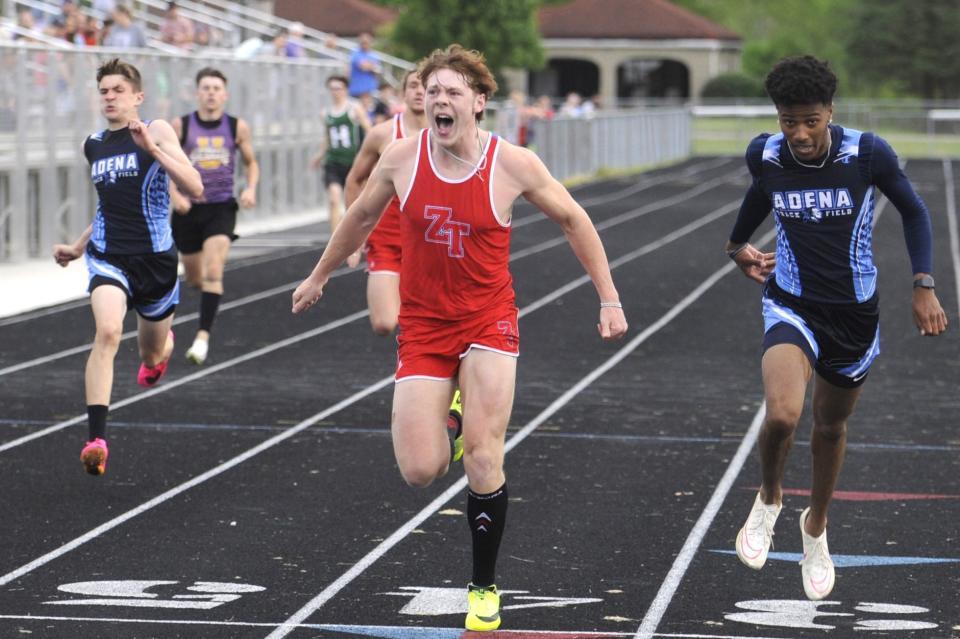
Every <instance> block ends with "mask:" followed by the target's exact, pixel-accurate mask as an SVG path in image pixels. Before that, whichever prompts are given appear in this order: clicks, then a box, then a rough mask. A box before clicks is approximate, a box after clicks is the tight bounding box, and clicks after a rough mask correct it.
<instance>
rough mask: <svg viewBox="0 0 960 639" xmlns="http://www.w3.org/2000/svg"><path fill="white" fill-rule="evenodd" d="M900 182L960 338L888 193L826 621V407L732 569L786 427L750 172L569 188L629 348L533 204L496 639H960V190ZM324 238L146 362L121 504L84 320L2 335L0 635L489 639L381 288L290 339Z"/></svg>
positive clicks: (925, 165)
mask: <svg viewBox="0 0 960 639" xmlns="http://www.w3.org/2000/svg"><path fill="white" fill-rule="evenodd" d="M906 170H907V173H908V175H909V176H910V177H911V179H913V180H914V182H915V184H916V186H917V188H918V190H919V192H920V194H921V195H922V197H923V198H924V199H925V200H926V202H927V204H928V205H929V207H930V209H931V211H932V214H933V228H934V244H935V256H936V258H935V260H936V261H935V264H936V276H937V283H938V289H937V293H938V295H939V297H940V300H941V302H942V303H943V305H944V308H945V309H946V311H947V314H948V316H949V318H950V321H951V326H950V330H949V331H948V332H947V333H946V334H945V335H944V336H942V337H939V338H937V339H930V338H921V337H920V336H919V335H918V334H917V331H916V330H915V328H914V327H913V323H912V319H911V310H910V296H911V289H910V279H911V274H910V267H909V263H908V259H907V253H906V250H905V247H904V242H903V236H902V230H901V225H900V220H899V215H898V214H897V213H896V211H895V210H894V209H893V208H892V207H890V206H887V205H886V203H885V202H884V201H883V200H882V199H881V200H880V202H879V211H880V215H879V219H878V220H877V224H876V229H875V233H874V248H875V251H874V252H875V258H876V261H877V263H878V265H879V268H880V295H881V298H882V303H881V308H882V320H881V326H882V329H881V334H882V350H883V352H882V354H881V356H880V358H879V359H878V361H877V362H876V364H875V366H874V367H873V370H872V372H871V375H870V378H869V381H868V382H867V384H866V387H865V391H864V394H863V396H862V399H861V402H860V406H859V407H858V410H857V412H856V414H855V415H854V417H853V419H852V420H851V421H850V424H849V433H850V437H849V447H848V455H847V462H846V466H845V468H844V471H843V474H842V476H841V479H840V486H839V488H840V489H841V490H842V491H843V492H842V493H840V494H838V496H837V500H836V501H835V502H834V505H833V507H832V509H831V520H830V527H829V534H830V548H831V551H832V553H833V554H834V556H835V558H836V560H837V563H838V566H840V567H839V569H838V579H837V585H836V588H835V590H834V593H833V594H832V596H831V597H830V599H829V600H828V601H826V602H820V603H812V602H808V601H806V600H805V599H804V596H803V590H802V586H801V583H800V570H799V567H798V566H797V565H796V561H797V560H798V559H799V555H798V553H799V552H800V550H801V545H800V536H799V532H798V531H797V516H798V514H799V512H800V510H802V508H803V507H804V506H805V504H806V499H805V497H804V493H803V491H804V489H805V488H807V487H808V485H809V475H810V460H809V446H808V445H807V444H806V440H807V438H808V434H809V424H810V420H809V412H808V413H807V414H806V415H805V418H804V420H803V425H802V426H801V429H800V431H799V432H798V437H797V441H796V444H795V446H794V450H793V454H792V455H791V458H790V460H789V464H788V468H787V473H786V480H785V487H786V488H788V489H789V493H788V496H787V498H786V502H785V508H784V510H783V513H782V514H781V517H780V520H779V522H778V526H777V536H776V538H775V549H774V553H772V554H771V559H770V561H769V562H768V564H767V566H766V567H765V568H764V569H763V570H762V571H760V572H754V571H751V570H749V569H747V568H746V567H744V566H742V565H741V564H740V563H739V562H738V561H737V559H736V557H735V556H733V555H732V554H730V552H731V551H732V549H733V542H734V537H735V535H736V533H737V531H738V529H739V527H740V525H741V524H742V522H743V520H744V518H745V517H746V514H747V512H748V509H749V507H750V504H751V502H752V500H753V494H754V491H755V490H756V486H757V483H758V475H759V473H758V463H757V458H756V453H755V450H754V448H755V446H754V441H755V437H756V433H757V426H758V424H759V421H760V419H761V417H762V410H763V408H762V391H761V384H760V379H759V366H758V364H759V341H760V332H761V329H762V322H761V319H760V313H759V311H760V304H759V301H760V298H759V296H760V287H759V286H758V285H756V284H754V283H751V282H750V281H748V280H747V279H746V278H744V277H742V276H741V275H740V274H739V273H738V272H733V270H732V264H731V263H730V262H729V260H727V258H726V257H725V256H724V255H723V252H722V251H721V248H722V245H723V242H724V240H725V238H726V237H727V234H728V232H729V230H730V228H731V225H732V223H733V220H734V217H735V215H736V209H737V206H738V204H739V200H740V198H741V196H742V194H743V192H744V190H745V188H746V184H747V177H746V174H745V171H744V168H743V164H742V161H740V160H738V159H734V158H694V159H690V160H688V161H686V162H684V163H682V164H679V165H676V166H672V167H667V168H662V169H658V170H656V171H652V172H649V173H645V174H642V175H639V176H631V177H628V178H622V179H616V180H611V181H604V182H599V183H593V184H588V185H584V186H581V187H579V188H576V189H574V194H575V196H576V197H577V199H578V200H579V201H580V202H582V203H583V204H584V206H585V208H587V210H588V211H589V213H590V215H591V217H592V218H593V219H594V222H595V223H596V224H597V225H598V228H599V229H600V234H601V236H602V238H603V241H604V244H605V247H606V250H607V254H608V256H609V258H610V260H611V262H612V263H613V265H614V266H615V269H614V277H615V280H616V282H617V286H618V288H619V291H620V295H621V299H622V300H623V302H624V307H625V311H626V313H627V318H628V320H629V322H630V325H631V326H630V331H629V333H628V336H627V338H626V339H625V340H624V341H622V342H619V343H614V344H604V343H602V342H601V341H600V339H599V337H598V336H597V331H596V321H597V311H598V309H597V297H596V293H595V292H594V290H593V288H592V286H591V285H590V284H589V283H588V282H585V281H584V279H585V278H584V277H583V271H582V269H581V267H580V266H579V264H578V262H577V261H576V259H575V258H574V256H573V254H572V252H571V251H570V249H569V247H568V245H567V244H566V242H565V241H564V240H563V236H562V233H561V231H560V229H559V228H558V227H557V226H556V225H554V224H552V223H551V222H549V221H547V220H546V219H545V218H544V217H543V216H542V215H541V214H539V213H537V212H536V211H534V210H533V209H532V208H531V207H530V206H527V205H523V204H521V205H518V206H517V207H516V209H515V230H514V240H513V261H512V266H511V268H512V271H513V274H514V278H515V286H516V289H517V294H518V305H519V306H520V308H521V312H522V319H521V322H520V332H521V352H522V355H521V358H520V362H519V375H518V388H517V396H516V402H515V406H514V411H513V417H512V420H511V427H510V431H509V433H508V442H509V443H508V447H509V452H508V455H507V461H506V471H507V475H508V481H509V486H510V495H511V504H510V510H509V520H508V529H507V533H506V536H505V539H504V542H503V546H502V549H501V558H500V562H499V566H498V574H499V578H498V581H499V586H500V588H501V589H502V590H503V591H504V596H503V606H504V609H503V619H504V623H503V627H502V629H501V630H500V631H498V632H497V633H493V634H492V635H490V636H491V637H510V638H517V637H559V638H561V639H562V638H567V637H597V636H626V637H631V636H639V637H704V638H721V637H731V638H733V637H736V638H806V637H854V636H855V637H858V638H859V637H874V636H877V637H880V636H883V637H923V638H951V637H957V636H960V597H958V592H960V577H958V574H960V486H958V480H957V477H958V476H960V472H958V471H960V467H958V466H960V461H958V460H960V455H958V453H960V435H958V431H957V414H958V409H960V401H958V397H960V393H958V391H957V389H958V388H960V346H958V340H957V326H958V325H960V321H958V314H960V309H958V295H957V291H958V286H960V285H958V269H960V265H958V263H960V257H958V254H960V250H958V230H957V224H956V215H957V214H956V210H955V198H956V182H955V180H954V171H956V170H960V164H951V163H950V162H946V163H945V162H941V161H939V160H937V161H911V162H910V163H909V165H908V166H907V167H906ZM770 226H771V225H770V222H769V220H768V222H767V223H766V224H765V225H764V227H762V228H761V229H760V230H759V231H758V233H757V234H756V236H755V241H759V240H762V239H764V238H761V236H762V235H763V234H765V233H766V234H767V235H766V236H765V238H769V230H770ZM303 233H304V234H306V235H299V234H298V233H296V232H288V233H286V235H284V234H279V235H274V236H272V237H270V238H265V241H264V244H263V246H266V247H274V251H275V252H274V253H271V254H268V255H261V256H258V257H255V258H254V257H247V256H244V255H242V254H238V255H237V256H236V258H235V259H234V260H233V261H232V263H231V268H230V271H229V272H228V274H227V280H226V286H227V294H226V297H225V300H224V307H223V309H224V310H223V311H222V313H221V314H220V316H219V317H218V319H217V324H216V327H215V332H214V342H213V347H212V350H211V356H210V359H209V360H208V363H207V364H206V365H205V366H204V367H201V368H197V367H194V366H192V365H190V364H188V363H187V362H186V361H185V359H184V357H183V354H184V351H185V349H186V348H187V347H188V346H189V342H190V339H191V338H192V335H193V331H194V330H195V329H196V316H195V311H196V308H197V301H198V298H197V295H196V294H195V293H194V292H192V291H187V292H185V294H184V295H183V299H182V304H181V306H180V308H179V313H178V315H179V317H180V321H179V323H178V324H177V326H176V330H177V337H178V342H177V346H176V350H175V354H174V360H173V364H172V366H171V371H170V373H169V376H168V377H167V378H165V379H164V381H163V382H162V383H161V384H160V385H159V386H158V387H157V388H155V389H151V390H150V391H144V390H143V389H140V388H139V387H137V386H136V384H135V373H136V369H137V365H138V361H137V355H136V348H135V340H134V339H131V338H129V337H128V338H127V339H125V340H124V342H123V343H122V345H121V349H120V353H119V355H118V357H117V361H116V378H115V385H114V395H113V409H112V412H111V421H110V423H111V426H110V428H111V431H110V438H109V440H110V453H111V457H110V461H109V466H108V474H107V475H106V476H105V477H102V478H93V477H89V476H87V475H85V474H84V473H83V472H82V469H81V466H80V463H79V461H78V458H77V457H78V454H79V451H80V448H81V446H82V443H83V440H84V439H85V435H86V425H85V416H84V415H83V400H82V393H83V384H82V371H83V366H84V362H85V358H86V353H87V351H86V348H85V347H86V346H87V345H88V343H89V341H90V339H91V336H92V332H93V330H92V321H91V317H90V312H89V308H87V307H86V306H85V305H78V304H68V305H64V306H62V307H58V308H56V307H55V308H53V309H50V310H49V311H47V312H43V313H39V314H38V313H31V314H29V315H27V316H24V317H21V318H13V319H12V320H5V321H4V322H3V323H2V324H0V406H2V411H0V428H2V431H0V432H2V437H0V460H3V462H5V463H4V466H5V467H6V469H7V478H6V480H5V482H4V490H3V492H2V497H0V505H2V507H3V511H4V513H5V517H4V519H3V527H2V530H3V533H2V534H3V537H2V541H3V548H4V552H3V553H2V554H0V637H31V638H34V639H36V638H46V637H58V638H59V637H81V636H99V637H118V638H128V637H131V638H132V637H137V638H143V637H164V638H165V637H190V638H194V637H197V638H200V637H202V638H215V639H219V638H234V637H243V638H246V637H268V636H269V637H293V638H297V639H303V638H307V637H364V636H365V637H388V638H410V639H419V638H431V639H447V638H450V639H453V638H455V637H461V636H464V633H463V631H462V630H461V628H462V622H463V614H464V610H465V603H464V600H465V596H464V586H465V584H466V582H467V581H468V579H469V576H470V575H469V572H470V568H469V566H470V554H469V532H468V529H467V526H466V523H465V521H464V516H463V510H464V508H465V495H464V479H463V471H462V466H460V465H459V464H457V465H454V466H453V467H452V468H451V472H450V473H448V475H447V476H446V477H445V478H443V479H442V480H440V481H438V482H436V483H435V484H434V485H432V486H430V487H428V488H426V489H420V490H417V489H413V488H409V487H407V486H406V485H404V483H403V482H402V480H401V479H400V477H399V474H398V472H397V469H396V467H395V464H394V461H393V453H392V447H391V442H390V435H389V414H390V401H391V393H392V381H391V375H392V372H393V364H394V357H395V344H394V340H392V339H384V338H377V337H376V336H374V335H373V333H372V332H371V331H370V328H369V323H368V319H367V317H366V312H365V296H364V286H365V277H366V276H365V275H364V274H363V273H362V272H360V271H352V272H350V271H346V270H345V271H341V272H339V273H338V275H337V276H336V277H335V278H334V279H332V280H331V282H330V284H329V285H328V287H327V291H326V295H325V297H324V299H323V300H322V301H321V303H320V304H318V305H317V306H316V307H314V308H313V309H312V310H311V311H310V312H309V313H307V314H305V315H302V316H293V315H291V313H290V310H289V309H290V294H291V292H292V290H293V288H294V286H295V285H296V284H297V283H298V282H299V281H300V280H301V279H302V278H303V277H304V276H305V275H306V274H307V273H308V272H309V270H310V269H311V268H312V266H313V264H314V263H315V261H316V259H317V257H318V255H319V251H320V249H321V247H320V246H315V247H313V248H310V247H306V249H305V248H303V247H300V248H298V249H293V248H286V249H281V248H279V247H281V246H283V245H284V238H286V239H287V240H289V241H290V242H291V243H295V242H297V241H300V240H302V237H304V236H310V235H309V233H313V234H314V235H312V236H310V237H316V229H313V230H311V231H309V232H308V231H303ZM254 242H256V240H254ZM300 243H301V244H302V243H303V242H300ZM755 243H756V242H755ZM767 246H770V245H769V244H768V245H767ZM71 268H80V266H79V265H75V266H72V267H71ZM127 321H128V325H127V327H128V330H133V328H134V321H133V316H132V315H130V316H128V318H127ZM466 634H467V635H469V634H471V633H466Z"/></svg>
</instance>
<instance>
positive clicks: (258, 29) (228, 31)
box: [2, 0, 413, 79]
mask: <svg viewBox="0 0 960 639" xmlns="http://www.w3.org/2000/svg"><path fill="white" fill-rule="evenodd" d="M167 4H168V3H167V0H136V2H128V3H126V5H127V6H128V8H130V9H131V11H132V14H133V19H134V22H135V23H137V24H139V25H140V26H141V27H142V28H143V30H144V32H145V34H146V36H147V46H148V47H149V48H150V49H152V50H155V51H162V52H165V53H170V54H184V53H188V52H191V50H186V51H185V50H184V49H181V48H179V47H176V46H174V45H172V44H169V43H166V42H164V41H163V39H162V37H161V33H160V28H161V25H162V24H163V19H164V13H165V12H166V8H167ZM20 6H22V7H28V8H30V9H31V10H33V11H34V12H35V13H39V14H41V15H43V16H45V18H46V21H48V22H51V21H53V20H54V19H56V18H57V17H59V16H60V15H61V13H62V2H60V1H59V0H16V2H15V3H13V2H11V3H7V13H8V14H9V15H6V16H5V17H4V18H3V23H2V27H3V30H4V31H6V32H7V33H8V34H10V35H11V36H12V35H14V34H15V35H17V36H20V37H24V36H29V37H30V38H32V39H34V40H37V41H39V42H42V43H44V44H48V45H52V46H57V47H72V46H73V45H71V44H70V43H68V42H65V41H64V40H61V39H57V38H52V37H50V36H49V35H46V34H44V33H42V31H40V30H38V29H34V30H32V31H30V30H24V29H22V28H20V27H18V26H17V25H16V20H15V17H14V14H15V12H16V7H20ZM177 11H178V13H179V14H180V15H182V16H183V17H185V18H187V19H189V20H190V21H192V22H193V24H194V25H195V26H197V27H200V28H202V29H203V30H204V31H205V32H207V33H209V34H210V43H211V44H210V46H207V47H200V46H196V47H194V48H193V49H192V51H193V52H196V51H199V50H201V49H204V50H206V49H209V48H213V49H220V50H223V51H226V52H232V53H233V54H235V55H237V56H238V57H241V58H249V57H253V56H263V55H266V54H267V52H268V51H269V43H270V41H271V40H272V39H273V37H274V36H275V35H276V34H277V33H279V32H282V31H286V30H289V29H290V27H291V26H292V25H294V22H292V21H290V20H286V19H284V18H281V17H279V16H275V15H273V14H270V13H267V12H264V11H260V10H258V9H254V8H252V7H248V6H246V5H244V4H242V3H239V2H229V1H228V0H178V2H177ZM81 12H82V13H84V14H85V15H89V16H92V17H94V18H95V19H97V20H98V21H99V22H100V23H101V24H102V23H103V21H104V20H106V19H108V18H109V16H107V15H106V14H104V13H103V12H102V11H98V10H97V9H95V8H92V7H82V8H81ZM297 24H298V27H302V29H301V34H302V35H300V36H299V37H298V44H300V45H301V46H302V48H303V50H304V51H305V52H306V54H307V57H310V58H318V59H324V60H336V61H340V62H342V63H346V62H347V61H348V60H349V58H350V54H351V53H352V52H353V51H354V50H356V49H357V46H358V45H357V43H356V42H354V41H352V40H348V39H346V38H341V37H338V36H337V35H336V34H332V33H326V32H323V31H319V30H317V29H313V28H311V27H308V26H304V25H300V24H299V23H297ZM377 54H378V55H379V56H380V59H381V60H382V62H383V64H384V68H385V76H386V77H387V79H396V78H398V77H400V76H402V74H403V73H404V72H405V71H406V70H408V69H411V68H413V65H412V64H411V63H410V62H408V61H406V60H403V59H400V58H397V57H395V56H392V55H389V54H387V53H384V52H382V51H378V52H377Z"/></svg>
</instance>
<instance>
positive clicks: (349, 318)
mask: <svg viewBox="0 0 960 639" xmlns="http://www.w3.org/2000/svg"><path fill="white" fill-rule="evenodd" d="M369 314H370V312H369V311H367V310H362V311H357V312H356V313H351V314H350V315H346V316H344V317H341V318H340V319H337V320H334V321H332V322H327V323H326V324H324V325H323V326H318V327H317V328H315V329H313V330H310V331H307V332H305V333H300V334H298V335H294V336H293V337H288V338H286V339H283V340H280V341H279V342H274V343H273V344H270V345H268V346H264V347H263V348H258V349H257V350H255V351H250V352H249V353H246V354H244V355H240V356H239V357H234V358H233V359H228V360H227V361H225V362H221V363H219V364H214V365H213V366H210V367H209V368H204V369H203V370H200V371H197V372H196V373H190V374H189V375H185V376H183V377H180V378H178V379H174V380H171V381H170V382H168V383H165V384H163V385H162V386H157V387H156V388H151V389H150V390H146V391H143V392H140V393H137V394H136V395H133V396H131V397H127V398H126V399H121V400H120V401H118V402H114V403H112V404H110V410H115V409H117V408H123V407H124V406H129V405H130V404H134V403H136V402H139V401H141V400H144V399H147V398H149V397H153V396H154V395H159V394H160V393H165V392H167V391H169V390H172V389H174V388H177V387H178V386H183V385H184V384H189V383H190V382H192V381H194V380H197V379H200V378H202V377H206V376H207V375H212V374H214V373H217V372H220V371H222V370H223V369H225V368H230V367H231V366H234V365H236V364H241V363H243V362H246V361H249V360H251V359H255V358H257V357H260V356H261V355H266V354H267V353H272V352H273V351H276V350H279V349H281V348H285V347H287V346H290V345H292V344H296V343H297V342H302V341H303V340H305V339H310V338H311V337H316V336H317V335H322V334H323V333H327V332H329V331H332V330H334V329H336V328H340V327H341V326H345V325H346V324H350V323H351V322H355V321H356V320H358V319H361V318H363V317H366V316H367V315H369ZM86 418H87V416H86V415H77V416H76V417H72V418H70V419H68V420H66V421H62V422H59V423H56V424H54V425H52V426H48V427H47V428H44V429H41V430H38V431H36V432H33V433H30V434H29V435H24V436H23V437H18V438H17V439H14V440H12V441H9V442H6V443H5V444H3V445H0V453H2V452H3V451H5V450H10V449H11V448H16V447H17V446H20V445H21V444H25V443H27V442H29V441H32V440H34V439H39V438H40V437H44V436H46V435H49V434H50V433H55V432H57V431H59V430H63V429H64V428H67V427H68V426H73V425H74V424H79V423H80V422H82V421H83V420H84V419H86Z"/></svg>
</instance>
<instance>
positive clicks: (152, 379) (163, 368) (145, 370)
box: [137, 330, 173, 388]
mask: <svg viewBox="0 0 960 639" xmlns="http://www.w3.org/2000/svg"><path fill="white" fill-rule="evenodd" d="M170 342H171V343H172V342H173V331H172V330H171V331H170ZM170 354H171V355H172V354H173V349H171V350H170ZM169 363H170V356H169V355H168V356H167V359H165V360H163V361H162V362H160V363H159V364H157V365H156V366H147V365H146V364H144V363H143V362H140V370H139V371H138V372H137V383H138V384H140V385H141V386H143V387H144V388H150V387H151V386H155V385H156V383H157V382H159V381H160V378H161V377H163V374H164V373H166V372H167V364H169Z"/></svg>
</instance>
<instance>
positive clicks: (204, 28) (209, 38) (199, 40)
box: [193, 22, 217, 49]
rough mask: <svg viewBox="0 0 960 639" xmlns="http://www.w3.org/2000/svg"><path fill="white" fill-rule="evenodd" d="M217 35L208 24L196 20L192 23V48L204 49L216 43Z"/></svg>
mask: <svg viewBox="0 0 960 639" xmlns="http://www.w3.org/2000/svg"><path fill="white" fill-rule="evenodd" d="M216 41H217V35H216V33H215V32H214V30H213V29H212V28H211V27H210V25H209V24H205V23H203V22H198V23H196V24H195V25H193V44H194V49H206V48H208V47H214V46H217V45H216Z"/></svg>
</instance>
